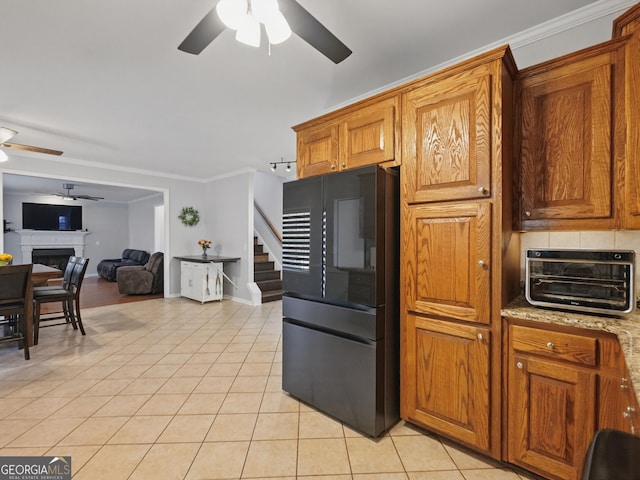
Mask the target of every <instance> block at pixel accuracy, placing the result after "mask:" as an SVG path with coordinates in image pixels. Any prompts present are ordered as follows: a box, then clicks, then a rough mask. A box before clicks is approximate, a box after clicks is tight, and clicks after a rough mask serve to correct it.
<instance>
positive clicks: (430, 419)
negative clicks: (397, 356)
mask: <svg viewBox="0 0 640 480" xmlns="http://www.w3.org/2000/svg"><path fill="white" fill-rule="evenodd" d="M406 322H407V325H406V330H405V338H404V342H405V345H404V346H403V347H404V348H403V349H404V352H405V355H406V357H405V361H404V362H403V371H402V382H403V386H402V390H403V395H402V405H401V408H402V417H403V418H405V419H408V420H409V421H411V422H413V423H415V424H417V425H420V426H423V427H426V428H428V429H429V430H432V431H435V432H438V433H441V434H443V435H446V436H448V437H450V438H455V439H457V440H459V441H461V442H464V443H465V444H467V445H470V446H473V447H476V448H478V449H480V450H485V451H486V450H488V449H489V446H490V394H491V392H490V387H489V385H490V371H489V365H490V340H491V339H490V331H489V329H488V328H484V327H480V326H475V325H466V324H461V323H457V322H451V321H444V320H437V319H435V318H431V317H428V316H422V315H412V314H407V315H406Z"/></svg>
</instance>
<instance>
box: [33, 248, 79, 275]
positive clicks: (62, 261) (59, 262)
mask: <svg viewBox="0 0 640 480" xmlns="http://www.w3.org/2000/svg"><path fill="white" fill-rule="evenodd" d="M75 254H76V251H75V249H73V248H34V249H33V250H32V251H31V261H32V262H33V263H41V264H43V265H47V266H49V267H53V268H57V269H59V270H64V269H65V268H66V267H67V263H68V262H69V257H70V256H71V255H75Z"/></svg>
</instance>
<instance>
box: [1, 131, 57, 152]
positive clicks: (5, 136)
mask: <svg viewBox="0 0 640 480" xmlns="http://www.w3.org/2000/svg"><path fill="white" fill-rule="evenodd" d="M17 134H18V132H16V131H15V130H11V129H10V128H6V127H0V147H2V148H14V149H16V150H26V151H28V152H37V153H46V154H49V155H62V152H61V151H60V150H53V149H51V148H43V147H34V146H32V145H22V144H21V143H9V140H11V139H12V138H13V137H15V136H16V135H17Z"/></svg>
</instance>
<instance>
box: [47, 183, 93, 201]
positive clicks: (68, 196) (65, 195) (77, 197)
mask: <svg viewBox="0 0 640 480" xmlns="http://www.w3.org/2000/svg"><path fill="white" fill-rule="evenodd" d="M74 187H75V184H73V183H63V184H62V188H64V189H65V190H66V191H67V193H49V194H48V195H54V196H56V197H61V198H63V199H65V200H104V197H95V196H93V195H74V194H72V193H71V190H73V188H74Z"/></svg>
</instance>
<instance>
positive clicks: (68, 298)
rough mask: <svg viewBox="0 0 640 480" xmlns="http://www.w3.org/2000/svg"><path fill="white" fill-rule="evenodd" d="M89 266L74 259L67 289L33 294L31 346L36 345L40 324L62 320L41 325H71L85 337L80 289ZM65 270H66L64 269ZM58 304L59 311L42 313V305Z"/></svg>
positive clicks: (53, 289)
mask: <svg viewBox="0 0 640 480" xmlns="http://www.w3.org/2000/svg"><path fill="white" fill-rule="evenodd" d="M88 265H89V259H88V258H83V257H76V261H75V264H74V266H73V270H72V272H71V277H70V279H69V284H68V285H67V288H62V287H60V288H52V289H43V290H40V291H35V290H34V292H33V344H34V345H37V344H38V337H39V333H40V332H39V331H40V326H41V325H40V322H50V321H55V320H64V322H58V323H52V324H47V325H42V326H43V327H45V326H47V327H53V326H56V325H65V324H67V323H71V325H72V326H73V329H74V330H77V329H78V327H79V328H80V332H81V333H82V335H86V333H85V331H84V325H83V324H82V316H81V315H80V288H81V286H82V281H83V279H84V275H85V273H86V271H87V267H88ZM65 270H66V269H65ZM55 302H60V303H61V306H62V310H61V311H56V312H47V313H42V312H41V310H42V308H41V307H42V305H43V304H46V303H55Z"/></svg>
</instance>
